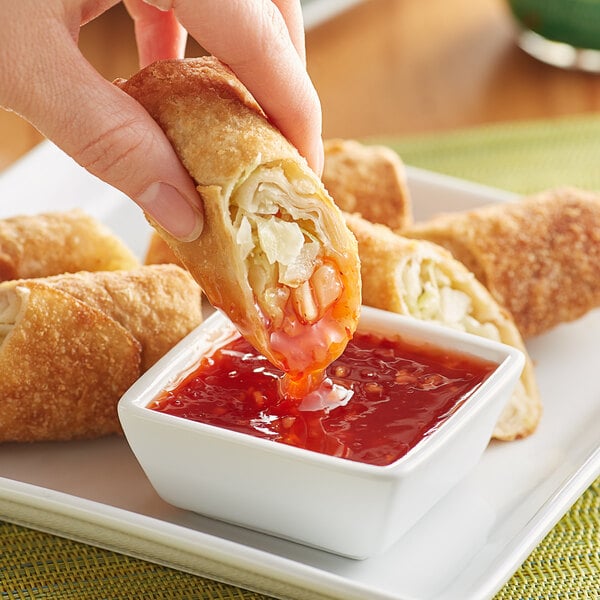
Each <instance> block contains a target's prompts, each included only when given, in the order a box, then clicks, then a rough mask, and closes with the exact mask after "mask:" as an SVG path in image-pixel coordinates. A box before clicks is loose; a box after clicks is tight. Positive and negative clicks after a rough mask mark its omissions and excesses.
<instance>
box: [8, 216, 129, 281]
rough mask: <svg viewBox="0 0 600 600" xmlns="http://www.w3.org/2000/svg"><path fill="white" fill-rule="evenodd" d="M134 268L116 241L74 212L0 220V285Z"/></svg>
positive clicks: (116, 239)
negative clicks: (89, 272)
mask: <svg viewBox="0 0 600 600" xmlns="http://www.w3.org/2000/svg"><path fill="white" fill-rule="evenodd" d="M137 266H139V262H138V260H137V259H136V258H135V256H134V255H133V253H132V252H131V250H129V248H128V247H127V246H126V245H125V244H124V243H123V242H122V241H121V240H120V239H118V238H117V237H116V236H115V235H114V234H113V233H112V232H111V231H110V230H109V229H108V228H107V227H105V226H104V225H103V224H101V223H100V222H98V221H97V220H95V219H94V218H93V217H91V216H89V215H87V214H86V213H84V212H83V211H81V210H79V209H74V210H69V211H64V212H54V213H47V214H38V215H23V216H15V217H9V218H7V219H0V281H6V280H9V279H29V278H35V277H47V276H49V275H58V274H60V273H74V272H76V271H112V270H117V269H132V268H135V267H137Z"/></svg>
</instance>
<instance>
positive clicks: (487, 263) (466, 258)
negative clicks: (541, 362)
mask: <svg viewBox="0 0 600 600" xmlns="http://www.w3.org/2000/svg"><path fill="white" fill-rule="evenodd" d="M403 234H404V235H407V236H409V237H412V238H422V239H427V240H430V241H432V242H435V243H437V244H440V245H442V246H444V247H446V248H447V249H448V250H450V251H451V252H452V254H453V255H454V256H455V257H456V258H457V259H458V260H460V261H461V262H463V263H464V264H465V265H466V266H467V267H468V268H469V269H470V270H471V271H473V272H474V273H475V275H476V276H477V278H478V279H479V280H480V281H481V282H482V283H483V284H484V285H485V286H486V287H487V288H488V289H489V290H490V292H491V293H492V295H493V296H494V297H495V298H496V300H497V301H498V302H499V303H500V304H502V305H503V306H505V307H506V308H507V309H508V310H509V311H510V312H511V313H512V315H513V317H514V320H515V323H516V324H517V327H518V328H519V330H520V331H521V334H522V335H523V337H525V338H528V337H531V336H534V335H538V334H540V333H543V332H544V331H547V330H549V329H551V328H552V327H554V326H556V325H558V324H559V323H563V322H568V321H572V320H574V319H577V318H579V317H581V316H582V315H584V314H585V313H586V312H587V311H589V310H591V309H592V308H595V307H597V306H599V305H600V195H598V194H593V193H591V192H585V191H582V190H577V189H559V190H551V191H547V192H544V193H541V194H538V195H535V196H531V197H527V198H523V199H522V200H521V201H519V202H515V203H510V204H508V203H507V204H498V205H492V206H486V207H482V208H480V209H476V210H472V211H468V212H463V213H451V214H444V215H440V216H439V217H436V218H433V219H431V220H429V221H426V222H423V223H419V224H416V225H414V226H413V227H411V228H410V229H408V230H406V231H404V232H403Z"/></svg>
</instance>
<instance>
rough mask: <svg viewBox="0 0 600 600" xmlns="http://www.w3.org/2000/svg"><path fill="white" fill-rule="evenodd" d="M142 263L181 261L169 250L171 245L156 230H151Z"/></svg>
mask: <svg viewBox="0 0 600 600" xmlns="http://www.w3.org/2000/svg"><path fill="white" fill-rule="evenodd" d="M144 264H146V265H165V264H172V265H179V266H183V265H182V264H181V261H180V260H179V259H178V258H177V256H175V252H173V250H171V247H170V246H169V244H167V242H165V240H163V238H161V237H160V235H158V233H157V232H156V231H153V232H152V235H151V236H150V242H149V243H148V248H147V250H146V256H145V257H144Z"/></svg>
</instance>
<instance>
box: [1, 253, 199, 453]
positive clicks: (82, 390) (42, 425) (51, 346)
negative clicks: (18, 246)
mask: <svg viewBox="0 0 600 600" xmlns="http://www.w3.org/2000/svg"><path fill="white" fill-rule="evenodd" d="M201 321H202V316H201V312H200V290H199V288H198V285H197V284H196V282H195V281H194V280H193V279H192V277H191V276H190V275H189V273H187V272H186V271H184V270H183V269H181V268H180V267H177V266H174V265H164V266H154V267H140V268H138V269H137V270H133V271H112V272H97V273H90V272H81V273H75V274H72V275H58V276H55V277H48V278H39V279H22V280H16V281H7V282H4V283H1V284H0V404H1V410H0V442H7V441H43V440H70V439H81V438H93V437H99V436H103V435H107V434H110V433H116V432H119V431H120V425H119V420H118V416H117V410H116V406H117V402H118V400H119V398H120V397H121V396H122V394H123V393H124V392H125V391H126V390H127V389H128V388H129V386H130V385H131V384H132V383H133V382H134V381H135V380H136V379H137V378H138V377H139V375H140V374H141V373H142V372H144V371H145V370H146V369H147V368H148V367H150V366H151V365H152V364H153V363H154V362H155V361H156V360H158V359H159V358H160V357H161V356H162V355H163V354H165V353H166V352H167V351H168V350H169V349H170V348H171V347H172V346H173V345H174V344H175V343H177V342H178V341H179V340H180V339H181V338H182V337H183V336H184V335H186V334H187V333H189V332H190V331H191V330H192V329H193V328H194V327H196V326H197V325H199V324H200V323H201Z"/></svg>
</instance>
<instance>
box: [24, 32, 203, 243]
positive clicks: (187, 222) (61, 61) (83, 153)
mask: <svg viewBox="0 0 600 600" xmlns="http://www.w3.org/2000/svg"><path fill="white" fill-rule="evenodd" d="M55 39H56V38H55ZM55 44H56V45H55V48H57V50H56V51H57V53H58V54H59V56H57V57H55V59H54V60H52V61H51V63H52V64H51V65H50V68H46V69H39V70H38V71H37V74H36V77H37V81H36V86H35V90H34V91H32V90H31V88H29V89H28V90H27V92H28V93H27V100H26V102H24V103H23V106H22V107H18V106H14V107H13V108H15V109H16V110H18V111H19V112H21V113H22V115H23V116H24V117H25V118H27V119H28V120H30V121H31V122H32V123H33V124H34V125H35V126H36V127H37V128H38V129H40V131H41V132H42V133H43V134H44V135H46V136H47V137H48V138H50V139H52V140H53V141H54V142H55V143H56V144H57V145H58V146H59V147H61V148H62V149H63V150H64V151H65V152H67V154H69V155H70V156H72V157H73V158H74V159H75V160H76V161H77V162H78V163H79V164H81V165H82V166H83V167H85V168H86V169H87V170H88V171H89V172H91V173H92V174H94V175H96V176H97V177H99V178H100V179H102V180H104V181H106V182H107V183H109V184H111V185H113V186H114V187H116V188H118V189H119V190H121V191H123V192H124V193H125V194H127V195H128V196H129V197H130V198H131V199H133V200H134V201H135V202H136V203H137V204H138V205H139V206H140V207H141V208H142V209H143V210H144V211H145V212H146V213H148V215H149V216H151V217H152V218H153V219H154V220H155V221H156V222H157V223H158V224H159V225H160V226H162V227H163V228H164V229H166V230H167V231H168V232H169V233H171V234H172V235H173V236H175V237H176V238H178V239H180V240H182V241H190V240H193V239H195V238H197V237H198V235H200V232H201V230H202V225H203V217H202V206H201V200H200V197H199V195H198V193H197V192H196V189H195V186H194V183H193V181H192V179H191V178H190V176H189V174H188V173H187V171H186V170H185V168H184V167H183V165H182V164H181V162H180V160H179V159H178V157H177V155H176V154H175V151H174V150H173V147H172V146H171V144H170V142H169V141H168V139H167V137H166V136H165V134H164V133H163V131H162V130H161V129H160V127H159V126H158V125H157V123H156V122H155V121H154V120H153V119H152V118H151V117H150V115H148V113H147V112H146V111H145V110H144V108H143V107H142V106H141V105H140V104H139V103H138V102H136V101H135V100H134V99H133V98H131V97H130V96H128V95H127V94H126V93H125V92H123V91H121V90H120V89H119V88H118V87H117V86H115V85H113V84H111V83H109V82H108V81H106V80H105V79H104V78H102V77H101V76H100V74H99V73H98V72H97V71H95V69H94V68H93V67H92V66H91V65H90V64H89V63H88V62H87V61H86V60H85V58H84V57H83V56H82V55H81V54H80V52H79V50H78V48H77V46H76V45H75V43H74V41H73V40H72V39H71V38H69V37H68V36H66V37H63V42H61V43H59V42H58V41H56V42H55ZM57 64H58V65H61V68H60V73H59V70H58V69H57V68H56V65H57ZM40 79H41V80H40Z"/></svg>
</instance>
